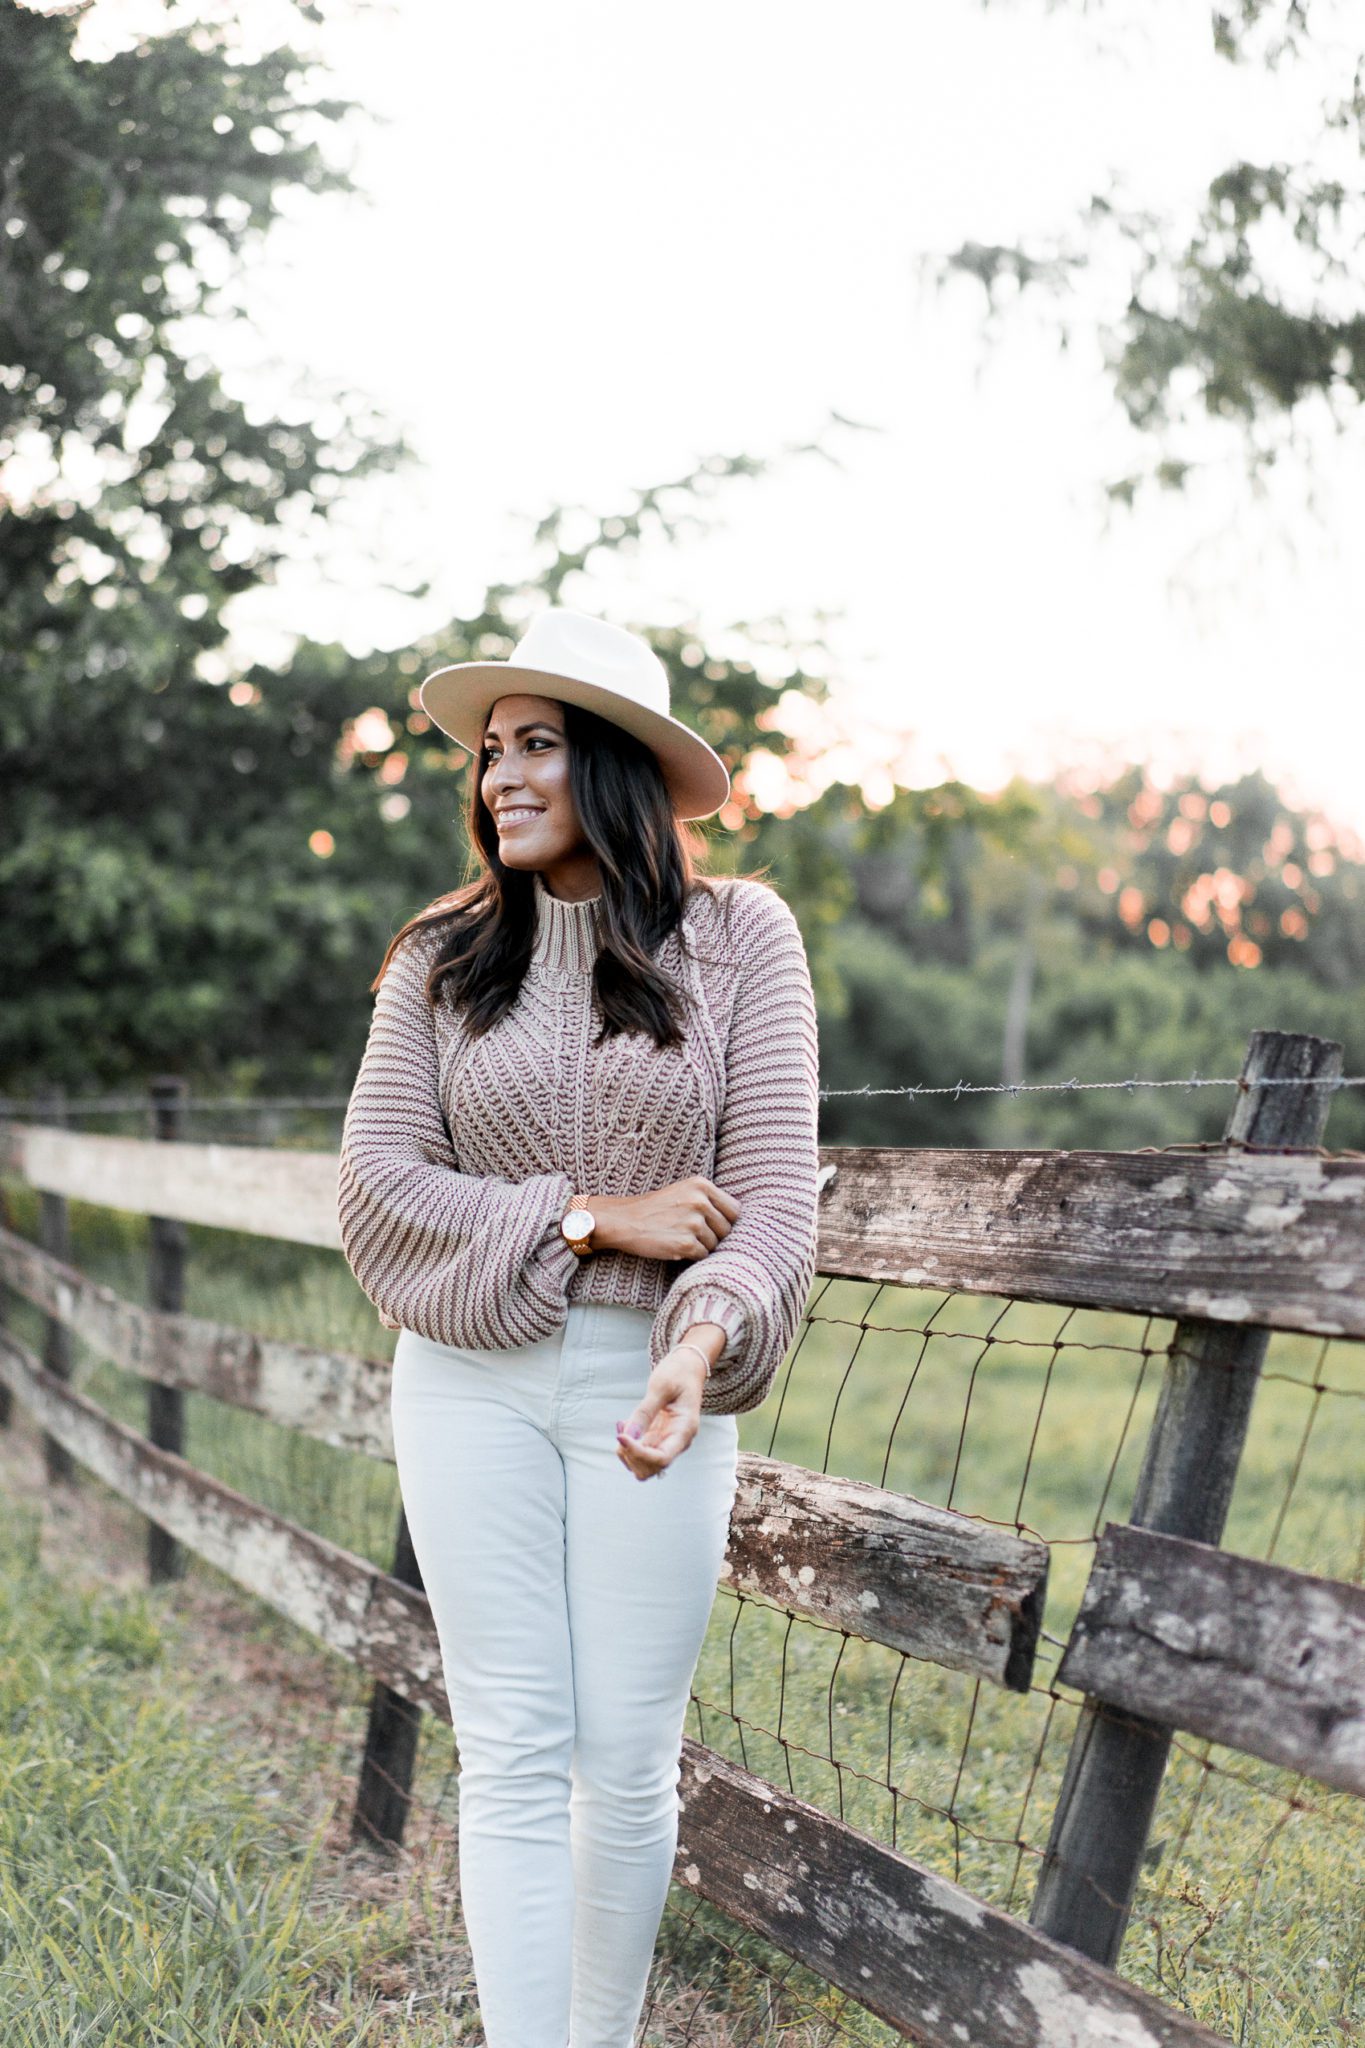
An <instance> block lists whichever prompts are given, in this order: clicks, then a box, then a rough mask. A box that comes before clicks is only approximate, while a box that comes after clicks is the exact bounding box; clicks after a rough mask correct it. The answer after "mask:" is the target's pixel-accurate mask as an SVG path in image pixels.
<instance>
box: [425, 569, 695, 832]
mask: <svg viewBox="0 0 1365 2048" xmlns="http://www.w3.org/2000/svg"><path fill="white" fill-rule="evenodd" d="M522 692H525V693H526V694H528V695H531V696H536V697H556V698H558V699H559V700H560V701H561V702H562V703H566V704H581V705H582V706H583V708H584V709H585V710H587V711H595V712H596V713H597V714H598V716H599V717H601V718H609V719H610V720H611V721H612V723H613V724H614V725H620V726H624V727H625V730H626V731H627V732H630V733H634V735H635V737H636V739H639V740H643V741H644V742H645V745H646V746H648V747H650V748H652V749H653V751H654V753H655V755H656V756H657V758H658V762H659V767H660V769H661V770H662V772H663V778H664V782H665V784H666V785H667V788H668V793H669V796H670V798H671V800H672V803H673V808H674V810H675V811H676V812H677V814H678V816H679V817H681V818H709V817H710V816H711V814H712V813H713V812H714V811H718V810H719V809H720V807H721V805H722V804H723V803H724V802H725V801H726V799H727V798H728V796H729V794H730V771H729V769H728V768H727V767H726V765H725V763H724V762H723V761H722V760H721V758H720V755H719V754H718V753H717V752H716V751H715V749H714V748H713V747H709V746H708V745H707V743H706V741H705V740H704V739H703V738H702V737H701V734H700V733H696V732H693V730H692V728H691V726H688V725H684V724H683V722H682V720H681V719H679V718H674V717H673V715H672V713H671V712H670V711H669V708H668V705H669V683H668V670H667V669H666V668H665V667H664V665H663V663H662V662H661V661H660V659H659V657H658V655H657V654H656V653H655V652H654V649H653V648H652V647H651V646H650V645H649V643H648V641H647V640H642V639H641V638H640V636H639V634H638V633H628V632H627V631H626V630H625V628H624V627H623V626H612V625H609V624H608V623H607V621H606V620H605V619H594V618H591V617H589V616H588V614H587V613H586V612H573V611H567V610H565V609H564V607H563V606H560V605H551V606H549V607H548V608H547V609H546V610H545V611H543V612H540V613H539V614H538V615H537V616H536V618H534V619H533V620H532V622H531V624H530V625H529V626H528V627H527V629H526V631H525V632H524V633H523V634H522V636H521V638H520V640H518V642H517V645H516V649H515V652H514V653H513V654H512V656H511V657H510V659H508V660H506V661H460V662H456V663H455V664H454V666H453V667H451V668H438V669H435V670H434V671H433V672H432V674H431V675H429V676H428V677H427V679H426V681H425V682H424V683H423V684H422V687H421V689H420V690H419V691H418V702H419V703H420V705H421V707H422V709H423V711H425V712H426V714H427V717H428V718H429V719H431V721H432V723H433V724H434V725H438V726H439V727H440V729H441V731H442V732H443V733H447V734H448V735H449V736H450V738H451V739H453V740H457V741H458V742H459V744H460V745H461V746H462V747H467V748H468V749H469V751H470V753H471V754H473V755H474V756H475V757H476V758H477V756H478V754H479V750H480V748H481V746H482V744H483V727H484V721H485V720H486V718H487V717H488V714H489V712H490V711H491V710H492V708H493V706H494V705H495V704H496V703H497V701H498V699H499V697H507V696H511V695H513V694H520V693H522Z"/></svg>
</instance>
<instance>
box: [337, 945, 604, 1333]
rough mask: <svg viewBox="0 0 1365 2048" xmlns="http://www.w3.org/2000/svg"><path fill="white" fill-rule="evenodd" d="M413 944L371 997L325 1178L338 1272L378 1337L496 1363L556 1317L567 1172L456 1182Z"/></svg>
mask: <svg viewBox="0 0 1365 2048" xmlns="http://www.w3.org/2000/svg"><path fill="white" fill-rule="evenodd" d="M421 937H422V935H421V934H420V933H418V934H415V935H413V936H411V937H409V938H407V939H405V940H404V942H403V944H402V945H401V946H400V947H399V948H398V949H397V951H396V952H395V953H394V956H393V959H392V960H391V961H390V963H389V969H388V972H387V973H386V974H385V976H384V979H383V981H382V982H381V983H380V985H379V989H378V992H377V994H376V996H375V1001H374V1010H373V1014H372V1016H371V1019H370V1030H369V1037H368V1040H367V1042H366V1046H365V1052H364V1055H363V1057H362V1059H361V1062H360V1070H359V1072H358V1074H357V1075H356V1080H355V1085H354V1087H353V1089H352V1091H351V1096H350V1100H349V1102H348V1104H347V1109H346V1118H345V1123H344V1126H343V1131H342V1139H341V1154H340V1159H339V1162H338V1174H337V1211H338V1217H339V1221H340V1225H341V1241H342V1249H343V1251H344V1253H345V1256H346V1262H347V1264H348V1265H349V1266H350V1268H351V1271H352V1272H353V1273H354V1274H355V1277H356V1279H357V1280H358V1281H359V1283H360V1286H361V1289H362V1291H363V1292H364V1293H365V1295H366V1296H367V1297H368V1298H369V1300H370V1301H372V1302H373V1303H374V1306H375V1308H376V1309H377V1310H378V1312H379V1320H380V1322H381V1323H382V1324H383V1325H384V1327H385V1328H386V1329H390V1330H397V1329H408V1330H413V1331H415V1332H416V1334H417V1335H418V1336H419V1337H427V1338H430V1339H432V1340H433V1341H434V1342H436V1343H438V1344H452V1345H468V1346H471V1347H477V1348H479V1349H492V1350H500V1351H501V1350H508V1349H510V1348H511V1347H512V1346H514V1345H518V1344H526V1343H531V1342H533V1341H534V1340H536V1339H537V1338H541V1337H548V1336H550V1335H551V1334H552V1333H553V1332H554V1331H555V1330H556V1329H558V1327H559V1326H560V1324H561V1323H563V1322H564V1321H565V1319H566V1317H567V1315H568V1294H567V1288H568V1282H569V1276H570V1274H571V1273H572V1272H573V1270H574V1268H575V1265H576V1264H577V1256H576V1254H575V1252H574V1250H573V1247H572V1246H571V1245H570V1244H568V1243H567V1241H566V1240H565V1238H564V1236H563V1235H562V1233H561V1231H560V1229H559V1219H560V1217H561V1216H562V1215H563V1213H564V1211H565V1209H566V1208H567V1207H568V1205H569V1201H570V1198H571V1197H572V1195H573V1193H574V1185H573V1182H572V1181H571V1180H570V1178H569V1176H568V1175H567V1174H566V1173H538V1174H533V1175H532V1176H531V1177H530V1178H529V1179H527V1180H524V1181H520V1182H517V1181H510V1180H504V1179H502V1178H500V1177H498V1176H494V1175H480V1174H469V1173H461V1172H460V1171H459V1167H458V1162H457V1160H456V1157H455V1153H454V1149H453V1147H452V1144H451V1139H450V1132H449V1129H448V1127H447V1124H446V1119H445V1113H444V1110H443V1109H442V1106H441V1099H440V1091H439V1082H438V1064H437V1049H436V1031H435V1020H434V1017H433V1015H432V1009H431V1005H430V1003H429V1002H428V1000H427V997H426V992H425V979H426V972H427V966H428V964H429V953H428V949H427V948H426V946H425V945H424V944H422V943H421Z"/></svg>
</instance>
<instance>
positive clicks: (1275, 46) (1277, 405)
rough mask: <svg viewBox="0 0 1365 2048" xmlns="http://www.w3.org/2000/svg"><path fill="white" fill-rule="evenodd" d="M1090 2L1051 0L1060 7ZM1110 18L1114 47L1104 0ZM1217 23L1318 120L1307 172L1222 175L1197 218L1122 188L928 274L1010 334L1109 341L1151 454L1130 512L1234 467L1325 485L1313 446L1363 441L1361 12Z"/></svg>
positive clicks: (1322, 3) (1100, 20) (1338, 9)
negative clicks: (1030, 309)
mask: <svg viewBox="0 0 1365 2048" xmlns="http://www.w3.org/2000/svg"><path fill="white" fill-rule="evenodd" d="M1018 4H1019V0H985V5H986V6H988V7H990V8H994V9H996V10H997V11H999V12H1004V11H1005V10H1006V9H1007V8H1009V7H1013V6H1017V5H1018ZM1085 6H1086V0H1045V7H1046V10H1047V11H1048V12H1053V11H1055V10H1056V9H1057V8H1059V7H1064V8H1068V9H1070V10H1071V11H1073V12H1075V11H1077V10H1078V9H1080V10H1082V11H1083V10H1084V9H1085ZM1093 14H1094V18H1095V23H1096V28H1097V32H1098V33H1099V35H1100V37H1101V39H1103V37H1104V30H1105V22H1104V9H1103V4H1102V0H1101V5H1100V6H1098V7H1095V8H1094V9H1093ZM1205 18H1207V19H1208V20H1209V22H1210V26H1211V33H1212V47H1213V50H1214V53H1215V55H1216V56H1217V57H1218V58H1219V59H1221V60H1222V61H1223V62H1225V63H1227V64H1231V65H1241V66H1244V67H1259V68H1261V69H1263V70H1264V71H1265V72H1267V73H1268V74H1269V75H1270V76H1272V77H1273V78H1274V79H1275V80H1276V81H1277V82H1279V83H1281V84H1282V85H1283V87H1284V89H1285V91H1286V92H1288V91H1289V90H1290V89H1291V88H1292V89H1293V90H1294V91H1295V92H1296V94H1298V95H1301V97H1302V99H1303V101H1304V102H1305V103H1306V104H1307V105H1308V107H1309V111H1308V112H1307V113H1306V114H1305V116H1304V118H1303V119H1302V120H1301V121H1300V123H1299V133H1298V138H1297V140H1298V149H1297V154H1296V155H1295V156H1294V157H1293V158H1292V159H1288V158H1276V159H1273V160H1270V161H1263V162H1248V161H1245V160H1240V159H1239V160H1238V161H1235V162H1233V163H1229V164H1225V165H1224V166H1223V168H1222V169H1221V170H1220V171H1218V172H1217V173H1216V174H1215V175H1214V176H1213V177H1212V178H1210V180H1209V182H1208V185H1207V187H1206V189H1205V190H1204V192H1203V193H1202V195H1200V197H1199V200H1198V202H1197V204H1196V205H1195V206H1194V208H1193V209H1191V208H1190V207H1188V206H1186V205H1181V206H1176V205H1174V204H1172V203H1171V202H1170V200H1169V199H1166V200H1162V201H1160V202H1158V201H1155V200H1154V199H1153V198H1152V197H1151V196H1150V195H1146V194H1144V193H1142V192H1140V191H1125V190H1123V189H1122V188H1121V187H1120V186H1118V185H1116V184H1114V183H1113V182H1111V184H1110V188H1109V189H1108V190H1107V191H1104V192H1096V193H1093V194H1092V195H1091V196H1090V198H1089V199H1088V201H1087V202H1086V203H1085V204H1084V205H1083V206H1082V207H1081V208H1080V210H1079V212H1078V215H1077V217H1076V218H1075V219H1074V220H1073V221H1071V222H1069V223H1067V224H1066V225H1065V226H1064V227H1059V228H1058V229H1057V230H1056V231H1055V232H1054V233H1052V234H1051V235H1046V236H1035V237H1034V238H1033V239H1032V240H1031V241H1030V242H1029V243H1027V244H1023V243H1015V244H1002V243H987V242H981V241H976V240H969V241H965V242H963V243H961V244H960V245H959V246H958V247H957V248H956V249H954V250H950V251H946V252H943V253H942V254H939V255H934V256H930V257H928V258H926V259H925V261H924V263H923V266H922V269H923V274H924V275H925V276H926V277H928V278H930V279H932V280H933V281H934V282H936V283H938V284H939V285H942V284H944V283H945V282H946V281H947V280H948V279H950V278H952V277H954V276H967V277H971V278H974V279H975V280H976V281H977V282H978V283H979V284H980V285H981V287H982V290H983V292H984V294H985V297H986V301H987V307H988V317H987V330H988V332H990V333H993V334H994V335H996V336H1000V335H1002V334H1003V333H1004V332H1005V331H1006V329H1007V326H1008V323H1009V320H1010V316H1011V309H1013V308H1017V307H1018V306H1019V304H1020V302H1021V301H1022V300H1024V299H1027V300H1028V301H1029V303H1030V304H1032V303H1034V302H1041V303H1045V304H1047V305H1048V306H1049V309H1050V312H1051V314H1052V317H1053V318H1054V320H1055V323H1056V331H1057V335H1058V339H1059V342H1060V344H1061V346H1062V347H1063V348H1064V349H1065V348H1069V347H1071V346H1073V345H1074V344H1075V342H1076V341H1077V339H1078V338H1079V337H1080V336H1082V335H1084V336H1085V337H1086V338H1087V339H1088V340H1092V341H1093V342H1095V343H1097V344H1098V346H1099V349H1100V351H1101V354H1102V356H1103V359H1104V363H1105V367H1106V369H1107V372H1108V375H1109V378H1110V381H1111V384H1112V387H1113V390H1114V395H1115V397H1116V399H1117V401H1118V403H1119V404H1120V405H1121V406H1122V408H1123V410H1124V412H1125V413H1126V415H1127V417H1128V419H1129V421H1130V422H1131V423H1132V425H1133V426H1135V427H1137V428H1138V429H1139V430H1140V433H1141V435H1142V437H1143V439H1142V442H1141V444H1140V445H1142V446H1143V447H1144V448H1145V449H1146V450H1147V451H1148V452H1147V455H1146V459H1145V460H1143V461H1142V462H1140V463H1139V465H1138V466H1137V467H1135V468H1133V469H1130V470H1128V471H1126V473H1125V474H1123V475H1119V476H1111V477H1109V478H1107V479H1106V480H1105V490H1106V491H1107V493H1108V495H1109V497H1110V498H1111V499H1112V500H1114V501H1115V502H1117V503H1121V504H1124V505H1129V506H1131V505H1132V504H1133V502H1134V500H1135V499H1136V497H1137V496H1138V495H1139V493H1142V492H1146V491H1149V490H1151V489H1153V488H1155V489H1158V490H1175V491H1179V490H1182V489H1184V488H1185V487H1186V485H1187V484H1188V483H1189V482H1190V481H1191V479H1193V478H1197V477H1200V476H1202V475H1205V474H1207V473H1208V472H1210V471H1211V470H1216V469H1219V468H1221V467H1223V466H1225V465H1226V464H1227V463H1229V462H1230V461H1232V462H1236V463H1239V464H1240V465H1241V467H1242V469H1243V473H1244V474H1245V476H1246V477H1247V478H1248V479H1249V481H1250V482H1251V483H1252V484H1253V485H1255V486H1257V487H1264V486H1265V485H1266V484H1267V483H1268V480H1269V478H1270V473H1271V472H1272V471H1273V470H1274V469H1275V466H1276V464H1277V463H1282V462H1283V461H1284V459H1285V458H1286V456H1290V457H1292V458H1293V459H1294V460H1295V461H1296V462H1302V463H1304V464H1305V465H1306V467H1307V468H1308V469H1309V471H1310V472H1311V464H1312V454H1313V448H1314V445H1315V442H1314V436H1315V434H1317V433H1319V431H1320V430H1321V429H1322V428H1323V427H1326V428H1327V430H1328V432H1329V433H1336V434H1340V433H1343V432H1345V431H1348V430H1355V431H1358V429H1359V426H1360V418H1361V403H1362V400H1365V313H1363V311H1362V305H1361V271H1360V221H1361V209H1362V205H1363V204H1365V171H1363V170H1362V160H1363V159H1365V55H1363V53H1362V46H1361V27H1362V17H1361V13H1360V9H1359V7H1358V6H1357V5H1356V4H1355V0H1220V4H1215V5H1214V6H1213V8H1212V9H1211V11H1210V13H1209V15H1208V16H1207V17H1205ZM1152 163H1153V170H1154V172H1155V170H1156V168H1157V163H1158V158H1157V157H1156V156H1155V155H1154V156H1153V159H1152Z"/></svg>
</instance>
